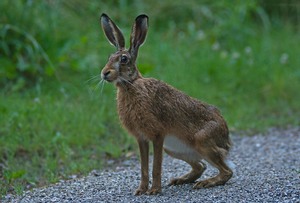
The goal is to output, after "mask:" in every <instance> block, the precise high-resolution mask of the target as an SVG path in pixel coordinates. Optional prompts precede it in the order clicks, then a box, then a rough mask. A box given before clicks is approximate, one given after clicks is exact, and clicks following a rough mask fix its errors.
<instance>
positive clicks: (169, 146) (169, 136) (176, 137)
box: [100, 14, 232, 195]
mask: <svg viewBox="0 0 300 203" xmlns="http://www.w3.org/2000/svg"><path fill="white" fill-rule="evenodd" d="M100 20H101V26H102V28H103V31H104V33H105V35H106V37H107V39H108V41H109V42H110V43H111V44H112V45H114V46H115V47H116V48H117V52H115V53H114V54H112V55H111V56H110V57H109V59H108V62H107V64H106V65H105V67H104V68H103V70H102V71H101V78H102V79H103V80H105V81H107V82H112V83H114V84H115V86H116V87H117V108H118V113H119V118H120V120H121V122H122V124H123V126H124V127H125V128H126V129H127V130H128V131H129V132H130V133H131V134H132V135H133V136H134V137H135V138H136V140H137V143H138V145H139V150H140V159H141V182H140V185H139V187H138V189H137V190H136V191H135V194H136V195H141V194H144V193H146V194H148V195H154V194H158V193H160V192H161V172H162V159H163V149H164V150H165V152H166V153H167V154H169V155H170V156H172V157H174V158H177V159H180V160H183V161H185V162H187V163H188V164H189V165H191V167H192V170H191V171H190V172H189V173H187V174H185V175H183V176H181V177H177V178H174V179H172V180H171V182H170V185H179V184H186V183H193V182H195V181H196V180H197V179H198V178H199V177H200V176H201V175H202V173H203V172H204V171H205V169H206V165H205V164H204V163H203V162H202V160H206V161H207V162H208V163H210V164H211V165H212V166H214V167H216V168H217V169H218V170H219V174H218V175H217V176H215V177H212V178H209V179H206V180H200V181H198V182H196V183H195V185H194V188H195V189H198V188H207V187H212V186H216V185H223V184H225V183H226V182H227V181H228V180H229V179H230V178H231V177H232V170H231V169H230V168H229V167H228V166H227V164H226V163H225V157H226V155H227V154H228V151H229V149H230V147H231V141H230V138H229V135H228V134H229V133H228V128H227V124H226V122H225V120H224V119H223V117H222V116H221V114H220V112H219V110H218V109H217V108H216V107H214V106H212V105H209V104H206V103H204V102H201V101H199V100H197V99H194V98H192V97H189V96H188V95H186V94H184V93H183V92H181V91H179V90H177V89H175V88H173V87H171V86H170V85H168V84H166V83H164V82H162V81H159V80H157V79H154V78H144V77H143V76H142V75H141V73H140V72H139V70H138V68H137V66H136V59H137V56H138V50H139V47H140V46H141V45H142V44H143V43H144V41H145V38H146V34H147V30H148V16H146V15H144V14H143V15H139V16H138V17H137V18H136V19H135V22H134V24H133V26H132V31H131V35H130V47H129V49H126V48H125V40H124V36H123V34H122V32H121V30H120V29H119V28H118V27H117V26H116V24H115V23H114V22H113V21H112V20H111V19H110V18H109V17H108V16H107V15H106V14H102V15H101V19H100ZM166 54H167V53H166ZM149 141H152V142H153V151H154V161H153V170H152V177H153V183H152V187H151V188H150V189H149V188H148V185H149V174H148V172H149V169H148V168H149Z"/></svg>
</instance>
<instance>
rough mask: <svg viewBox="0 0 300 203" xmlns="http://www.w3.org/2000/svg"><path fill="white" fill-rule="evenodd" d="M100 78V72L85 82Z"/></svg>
mask: <svg viewBox="0 0 300 203" xmlns="http://www.w3.org/2000/svg"><path fill="white" fill-rule="evenodd" d="M98 78H100V74H98V75H95V76H92V77H91V78H90V79H88V80H86V81H85V83H89V82H92V81H94V80H98Z"/></svg>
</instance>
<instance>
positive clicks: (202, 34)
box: [196, 30, 206, 40]
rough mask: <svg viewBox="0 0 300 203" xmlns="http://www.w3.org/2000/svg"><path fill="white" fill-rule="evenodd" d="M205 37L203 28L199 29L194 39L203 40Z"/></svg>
mask: <svg viewBox="0 0 300 203" xmlns="http://www.w3.org/2000/svg"><path fill="white" fill-rule="evenodd" d="M205 37H206V35H205V33H204V31H203V30H199V31H198V32H197V34H196V39H197V40H204V39H205Z"/></svg>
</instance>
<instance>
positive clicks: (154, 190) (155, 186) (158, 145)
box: [147, 135, 164, 195]
mask: <svg viewBox="0 0 300 203" xmlns="http://www.w3.org/2000/svg"><path fill="white" fill-rule="evenodd" d="M163 144H164V137H163V136H159V135H158V136H157V137H156V138H155V139H154V140H153V151H154V158H153V159H154V160H153V169H152V178H153V183H152V187H151V189H150V190H148V191H147V194H148V195H156V194H158V193H161V170H162V159H163V157H162V156H163Z"/></svg>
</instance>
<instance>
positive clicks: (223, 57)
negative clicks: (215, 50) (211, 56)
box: [220, 51, 228, 59]
mask: <svg viewBox="0 0 300 203" xmlns="http://www.w3.org/2000/svg"><path fill="white" fill-rule="evenodd" d="M220 56H221V58H222V59H225V58H227V57H228V52H227V51H222V52H221V54H220Z"/></svg>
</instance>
